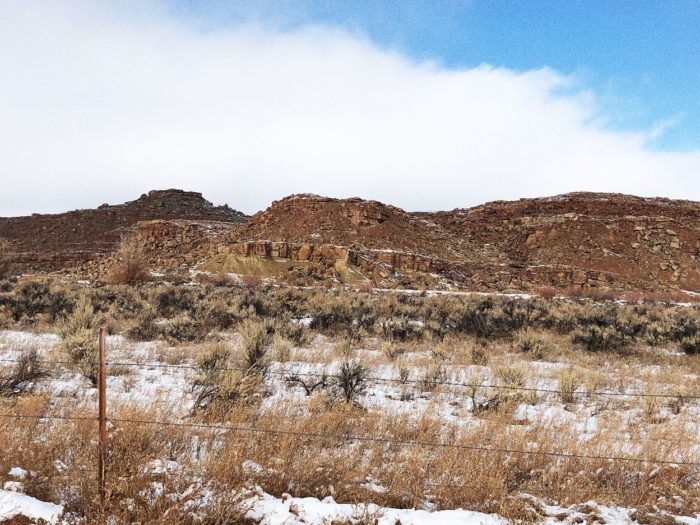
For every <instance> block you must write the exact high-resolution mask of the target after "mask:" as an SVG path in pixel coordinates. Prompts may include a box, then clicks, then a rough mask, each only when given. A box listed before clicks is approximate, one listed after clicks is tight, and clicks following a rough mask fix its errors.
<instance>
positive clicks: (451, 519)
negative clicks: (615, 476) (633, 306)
mask: <svg viewBox="0 0 700 525" xmlns="http://www.w3.org/2000/svg"><path fill="white" fill-rule="evenodd" d="M522 497H523V499H525V500H527V502H528V503H530V504H531V505H530V506H531V508H533V509H538V511H539V512H540V514H541V518H542V520H541V522H540V523H543V524H544V525H562V524H563V525H566V524H574V523H591V521H590V520H591V519H594V520H595V521H593V522H594V523H606V524H608V525H635V524H637V523H638V522H637V521H635V520H634V519H633V516H634V509H629V508H625V507H607V506H604V505H600V504H598V503H596V502H594V501H589V502H587V503H584V504H580V505H571V506H569V507H563V506H558V505H546V504H544V503H543V502H542V501H541V500H539V499H538V498H535V497H534V496H529V495H527V494H525V495H523V496H522ZM240 506H241V508H242V509H244V510H246V518H248V519H249V520H251V521H253V522H255V523H259V524H260V525H296V524H302V523H303V524H306V525H326V524H328V523H377V524H378V525H396V524H400V525H505V524H507V523H511V522H510V521H508V520H506V519H505V518H503V517H501V516H498V515H496V514H485V513H482V512H475V511H469V510H462V509H455V510H434V511H431V510H421V509H393V508H386V507H380V506H378V505H375V504H373V503H360V504H354V505H353V504H348V503H336V501H335V500H334V499H333V498H332V497H330V496H329V497H327V498H324V499H322V500H319V499H317V498H294V497H292V496H290V495H289V494H284V495H283V496H282V498H276V497H274V496H271V495H270V494H268V493H266V492H264V491H263V490H262V489H260V488H259V487H257V488H256V489H255V491H252V493H251V494H250V495H249V496H248V497H247V498H245V499H244V500H243V501H242V503H241V505H240ZM669 517H670V516H669ZM601 518H602V520H601ZM672 518H673V519H675V520H676V523H682V524H685V525H700V515H696V516H695V517H690V516H673V517H672Z"/></svg>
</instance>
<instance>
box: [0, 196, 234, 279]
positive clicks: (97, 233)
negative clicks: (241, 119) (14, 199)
mask: <svg viewBox="0 0 700 525" xmlns="http://www.w3.org/2000/svg"><path fill="white" fill-rule="evenodd" d="M154 219H162V220H183V219H184V220H194V221H216V222H222V223H227V224H231V223H233V224H235V223H240V222H243V221H245V220H246V219H247V217H246V216H245V215H244V214H242V213H240V212H238V211H235V210H232V209H231V208H229V207H228V206H226V205H224V206H214V205H213V204H212V203H210V202H209V201H207V200H205V199H204V198H203V197H202V194H201V193H196V192H188V191H182V190H175V189H172V190H162V191H151V192H149V193H148V194H144V195H141V197H139V198H138V199H136V200H134V201H130V202H126V203H124V204H118V205H109V204H103V205H101V206H99V207H98V208H97V209H90V210H76V211H70V212H67V213H59V214H50V215H49V214H47V215H39V214H34V215H31V216H26V217H9V218H0V238H4V239H6V240H7V241H8V242H9V245H10V246H9V254H8V257H9V259H10V261H11V263H12V264H13V265H14V266H15V267H16V268H18V269H19V270H20V271H22V272H46V271H56V270H60V269H63V268H68V267H72V266H76V265H81V264H84V263H85V262H87V261H93V260H97V259H100V258H101V257H104V256H106V255H108V254H109V253H111V252H112V251H113V250H114V249H115V247H116V245H117V243H118V241H119V239H120V238H121V236H122V235H124V234H125V233H128V232H130V231H132V230H133V229H134V228H135V227H136V225H137V224H138V223H139V222H140V221H145V220H154Z"/></svg>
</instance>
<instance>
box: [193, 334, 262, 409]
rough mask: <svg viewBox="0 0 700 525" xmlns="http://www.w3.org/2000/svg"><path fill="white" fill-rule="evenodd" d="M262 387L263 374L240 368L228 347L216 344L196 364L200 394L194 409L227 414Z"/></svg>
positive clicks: (197, 387)
mask: <svg viewBox="0 0 700 525" xmlns="http://www.w3.org/2000/svg"><path fill="white" fill-rule="evenodd" d="M260 384H261V376H260V374H258V373H257V372H256V371H255V370H252V369H248V370H242V369H239V368H238V367H237V366H236V363H235V359H233V355H232V354H231V351H230V349H229V348H228V346H227V345H226V344H225V343H215V344H213V345H212V346H211V348H210V349H209V351H208V352H207V353H206V354H205V355H204V356H203V357H202V358H200V360H199V362H198V363H197V375H196V377H195V381H194V386H195V389H198V390H199V392H198V394H197V398H196V399H195V402H194V408H195V410H203V409H209V410H218V411H220V412H222V413H226V412H228V411H229V410H230V409H231V407H232V406H234V405H235V404H237V403H239V402H242V401H247V400H249V399H250V398H251V397H252V396H253V395H254V394H255V393H256V392H257V390H258V388H259V387H260Z"/></svg>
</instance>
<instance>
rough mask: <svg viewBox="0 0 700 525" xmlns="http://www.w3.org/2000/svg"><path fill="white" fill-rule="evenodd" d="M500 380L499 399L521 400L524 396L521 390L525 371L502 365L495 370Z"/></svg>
mask: <svg viewBox="0 0 700 525" xmlns="http://www.w3.org/2000/svg"><path fill="white" fill-rule="evenodd" d="M496 374H497V375H498V379H499V382H500V385H501V386H500V388H499V389H498V397H499V400H501V401H505V400H512V401H522V400H524V399H525V398H526V396H525V391H524V390H523V389H524V388H525V385H526V380H525V371H524V370H523V369H522V368H519V367H514V366H502V367H500V368H498V370H497V371H496Z"/></svg>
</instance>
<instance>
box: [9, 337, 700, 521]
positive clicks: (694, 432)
mask: <svg viewBox="0 0 700 525" xmlns="http://www.w3.org/2000/svg"><path fill="white" fill-rule="evenodd" d="M58 343H59V338H58V336H56V335H55V334H34V333H30V332H20V331H3V332H0V360H2V359H16V358H17V357H19V355H21V353H22V352H23V351H26V349H28V348H36V349H37V350H38V351H39V353H40V355H41V356H42V358H43V359H46V360H48V361H52V360H59V359H58V358H57V356H58V355H60V354H58V352H57V345H58ZM107 345H108V360H109V362H110V363H112V365H111V367H110V377H109V379H108V384H107V390H108V396H109V400H110V407H115V406H120V405H129V404H132V405H133V404H148V407H149V408H151V409H154V410H156V411H157V412H158V414H159V419H161V420H168V421H182V420H184V418H186V417H187V416H188V415H189V414H190V413H191V412H192V408H193V404H194V400H195V393H194V392H193V389H192V384H193V380H194V377H195V374H196V371H195V370H194V369H193V368H191V365H194V358H193V357H192V356H187V355H179V356H177V357H178V358H177V360H175V359H174V358H173V357H172V356H173V355H174V354H175V352H176V351H175V350H174V349H170V348H168V347H164V345H163V343H160V342H147V343H130V342H128V341H126V340H125V339H123V338H122V337H121V336H110V337H109V338H108V340H107ZM329 345H330V343H329V342H328V341H327V340H324V339H323V338H317V339H316V341H315V342H314V344H313V345H312V346H311V347H310V348H304V349H294V350H293V351H292V354H291V357H290V359H289V360H286V361H285V362H272V363H271V366H270V369H269V373H268V374H267V375H266V377H265V385H264V386H265V390H266V395H265V397H264V398H263V400H262V402H261V404H260V407H259V411H260V412H261V413H263V414H264V413H265V412H266V411H274V409H275V407H278V406H280V405H283V404H287V405H294V406H295V407H296V408H297V409H298V410H300V411H301V412H302V413H303V412H304V411H305V410H307V409H308V405H309V402H310V399H311V398H312V397H313V396H308V395H307V394H306V393H305V391H304V389H303V388H301V387H300V386H299V385H295V384H293V383H291V382H290V381H288V378H289V377H290V376H291V375H293V374H295V373H296V374H321V373H328V374H334V373H336V372H337V370H338V368H339V366H340V363H341V360H342V357H340V356H338V355H336V354H334V353H333V352H331V351H330V346H329ZM354 356H355V358H357V359H360V360H362V361H363V362H367V363H370V365H369V366H370V370H369V374H370V376H371V377H372V378H374V379H373V380H371V381H370V382H369V385H368V388H367V390H366V392H365V393H364V394H363V395H362V398H361V400H360V402H361V404H362V406H363V407H364V408H365V409H367V410H368V411H370V412H373V411H376V412H381V413H382V414H393V415H405V416H408V417H415V418H420V417H421V416H422V415H424V414H426V413H430V414H431V415H433V416H439V418H440V419H441V420H442V421H444V423H445V424H446V425H452V426H453V427H455V428H457V429H463V430H468V429H473V428H477V427H479V426H481V425H484V424H485V423H484V420H483V419H482V418H480V417H478V416H477V415H475V414H474V411H473V408H474V407H473V403H474V400H475V398H474V397H472V395H471V394H472V393H473V392H470V391H469V390H468V389H465V388H464V387H460V386H457V385H449V384H447V385H442V386H438V388H437V389H436V390H434V391H426V390H425V389H422V388H420V386H419V383H418V381H419V379H420V377H421V374H422V372H423V371H424V368H425V367H426V366H427V365H425V363H426V362H427V360H428V358H429V356H426V355H419V354H416V355H413V356H407V357H405V359H404V362H407V363H409V364H413V368H412V371H411V375H410V377H409V378H408V379H409V380H408V381H407V382H404V383H401V382H399V381H397V380H396V378H398V377H399V373H398V368H397V364H396V363H393V362H389V361H388V360H387V359H386V358H384V357H383V354H382V353H381V352H380V351H379V350H377V349H376V348H375V349H372V348H365V349H359V350H356V351H355V353H354ZM133 363H141V364H146V365H145V366H131V364H133ZM148 364H150V365H151V366H148ZM2 366H3V367H8V368H9V366H10V365H7V364H2ZM523 366H526V367H527V372H528V386H529V387H535V388H540V389H544V390H547V389H548V390H556V389H557V387H558V379H557V377H558V376H557V375H558V374H559V373H560V372H561V371H562V369H565V368H566V366H565V365H562V364H561V363H546V362H528V363H525V364H523ZM445 371H446V374H447V376H446V382H447V383H473V382H475V381H477V380H478V382H479V383H481V384H486V385H494V384H497V383H498V378H497V377H496V373H495V370H494V366H485V365H484V366H479V365H465V366H456V365H455V366H453V365H446V367H445ZM608 372H609V373H610V374H613V373H614V370H610V371H600V370H598V371H597V373H599V374H603V375H604V374H605V373H608ZM637 372H643V373H638V374H637V376H636V378H635V379H633V380H632V379H627V378H626V380H625V381H624V384H620V386H619V388H617V389H615V390H614V392H616V393H630V394H633V393H639V392H645V391H650V387H649V385H648V384H647V382H649V381H652V380H654V378H662V377H667V376H668V374H666V375H664V374H663V373H662V372H663V370H662V369H661V367H660V366H655V367H649V368H648V369H646V370H641V371H640V370H637ZM686 379H687V381H689V382H691V383H692V382H693V381H695V384H696V385H700V382H698V381H697V378H696V377H694V376H692V375H690V376H688V377H687V378H686ZM665 381H666V380H665V379H659V380H658V382H656V383H654V385H653V387H654V389H656V390H655V391H658V390H662V391H666V390H665V389H667V387H669V388H670V387H672V386H673V385H669V384H666V383H665ZM477 390H478V396H481V398H487V397H488V396H489V395H490V393H491V389H489V388H486V387H484V388H480V389H477ZM36 391H37V392H39V393H43V394H45V395H46V396H47V397H48V398H49V399H50V400H51V403H53V404H55V405H56V406H58V405H59V402H60V401H61V400H62V399H70V400H71V402H72V403H73V406H81V407H83V408H92V407H95V404H96V396H95V389H94V388H92V386H91V385H90V383H89V382H88V381H87V380H86V379H85V378H83V377H82V376H81V375H79V374H78V373H76V372H73V371H71V370H69V369H68V368H67V367H65V366H60V365H59V366H56V367H54V368H52V374H51V376H50V377H49V378H47V379H45V380H42V381H41V382H40V383H39V384H38V385H37V386H36ZM698 405H700V403H698V402H697V401H692V400H690V401H687V402H685V403H684V404H683V405H682V406H680V407H679V408H678V409H677V410H676V411H673V412H672V411H671V410H670V409H669V408H668V407H665V406H663V404H662V405H660V406H659V407H658V409H657V416H658V418H657V419H656V420H655V421H653V422H650V421H646V420H645V413H644V411H645V410H648V409H645V407H644V405H643V403H641V402H640V401H639V400H638V399H635V398H633V397H630V398H626V397H624V396H592V395H589V394H580V395H577V396H576V400H575V401H574V402H570V403H567V404H565V403H563V402H562V401H561V400H560V397H559V396H558V395H557V394H556V393H547V392H543V393H538V395H537V396H535V398H533V399H523V400H521V401H520V402H519V403H518V404H517V406H516V407H515V410H514V412H513V414H512V422H511V424H508V425H504V430H503V431H504V432H506V433H508V432H512V433H513V434H517V433H523V432H525V431H527V430H528V429H530V428H532V429H536V428H539V427H542V428H548V429H554V430H555V431H557V432H561V433H562V434H564V433H569V434H573V435H576V436H578V438H579V439H580V441H581V443H586V442H588V441H591V440H594V439H595V438H596V437H597V436H598V435H599V433H600V432H601V431H603V430H607V431H610V429H619V434H618V442H617V443H616V447H615V448H614V449H613V451H614V452H615V453H616V454H619V455H625V456H634V455H636V454H638V453H640V452H641V451H640V450H638V446H637V445H636V444H635V443H639V442H640V441H639V439H640V438H643V437H644V435H645V434H646V433H653V432H656V431H658V429H659V420H662V421H663V424H665V425H669V428H671V429H674V428H677V429H678V431H679V432H684V433H685V434H686V435H687V436H688V437H689V439H690V441H694V443H696V445H695V447H694V448H693V449H691V450H679V451H678V461H682V460H686V461H687V460H688V459H689V458H691V459H692V458H695V459H696V460H700V406H698ZM171 463H172V462H171ZM162 464H163V465H165V464H168V459H167V458H163V460H162ZM170 467H172V468H175V469H177V468H178V466H177V464H174V465H172V464H170ZM170 467H168V468H170ZM23 473H24V474H23ZM24 476H26V472H25V471H24V470H23V468H22V466H21V465H17V466H15V468H13V469H12V471H10V472H7V473H0V482H2V484H3V485H2V486H3V487H4V488H5V490H2V491H0V521H2V520H3V519H9V518H12V517H13V516H14V515H17V514H22V515H25V516H27V517H29V518H31V519H38V518H41V519H44V520H46V521H48V522H49V523H52V524H53V523H57V520H58V516H59V515H60V514H61V512H62V507H61V506H60V504H61V503H62V502H57V504H51V503H43V502H40V501H38V500H35V499H33V498H30V497H29V496H25V495H23V494H21V492H22V490H23V477H24ZM373 490H374V491H375V492H381V491H382V490H384V488H383V487H381V486H380V485H375V486H373ZM522 497H523V498H530V499H529V501H530V506H531V507H532V508H533V509H535V511H536V513H537V515H538V516H540V518H541V522H542V523H547V524H554V523H564V524H568V523H572V524H573V523H584V522H586V520H590V519H591V518H590V517H591V516H598V517H599V518H600V520H602V521H597V522H596V523H609V524H632V523H642V522H643V521H640V520H636V521H635V516H636V515H635V511H634V510H633V509H625V508H618V507H609V506H608V507H606V506H601V505H598V504H597V503H595V502H588V503H585V504H580V505H577V506H570V507H560V506H557V505H547V504H546V503H545V502H544V501H542V500H539V499H537V498H534V497H531V496H525V495H523V496H522ZM242 505H244V507H245V509H246V512H247V516H248V518H250V519H251V520H253V521H256V522H259V523H262V524H269V525H273V524H280V525H282V524H284V525H288V524H296V523H299V524H301V523H306V524H316V523H318V524H325V523H332V522H338V521H340V522H349V523H353V522H354V523H357V522H360V520H361V519H363V518H364V519H367V518H372V519H375V520H376V523H379V524H387V525H388V524H397V523H400V524H401V525H408V524H438V523H440V524H442V523H445V524H450V523H459V524H466V525H471V524H483V525H495V524H499V525H500V524H502V523H507V521H506V520H504V519H503V518H501V517H499V516H497V515H492V514H483V513H478V512H471V511H468V510H442V511H437V510H434V509H432V508H430V505H426V508H424V509H417V510H410V509H408V510H407V509H390V508H381V507H378V506H376V505H372V504H370V503H369V502H368V503H363V504H359V505H350V504H341V503H336V502H335V501H333V499H331V498H326V499H323V500H318V499H315V498H293V497H291V496H285V497H282V498H276V497H273V496H271V495H269V494H266V493H265V492H263V491H262V490H261V489H256V490H253V491H251V492H250V494H248V495H247V497H245V498H244V499H243V503H242ZM13 513H14V514H13ZM637 517H638V516H637ZM640 519H641V518H640ZM676 519H677V522H678V523H684V524H688V525H700V515H698V516H695V517H676ZM589 522H590V521H589ZM365 523H366V521H365ZM646 523H651V522H646Z"/></svg>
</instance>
